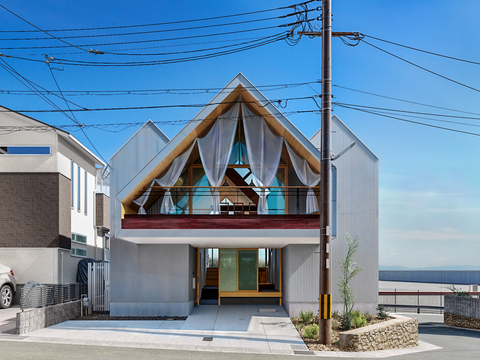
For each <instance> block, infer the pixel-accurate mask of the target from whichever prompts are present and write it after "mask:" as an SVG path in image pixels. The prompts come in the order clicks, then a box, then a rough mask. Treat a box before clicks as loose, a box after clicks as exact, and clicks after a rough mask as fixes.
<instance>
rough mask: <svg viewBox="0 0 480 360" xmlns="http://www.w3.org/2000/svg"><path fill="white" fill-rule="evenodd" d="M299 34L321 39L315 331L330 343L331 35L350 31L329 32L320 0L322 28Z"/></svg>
mask: <svg viewBox="0 0 480 360" xmlns="http://www.w3.org/2000/svg"><path fill="white" fill-rule="evenodd" d="M298 34H299V35H309V36H319V37H321V38H322V102H321V104H322V108H321V115H322V119H321V133H320V134H321V149H320V151H321V159H320V172H321V181H320V278H319V324H318V326H319V333H318V340H319V342H320V343H321V344H324V345H330V344H331V343H332V274H331V268H332V258H331V249H332V247H331V246H330V240H331V213H332V209H331V182H332V172H331V168H332V141H331V134H332V129H331V127H332V36H333V37H340V36H346V35H354V34H353V33H351V32H338V33H332V0H322V31H321V32H315V31H308V32H307V31H303V32H298Z"/></svg>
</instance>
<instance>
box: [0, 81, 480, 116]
mask: <svg viewBox="0 0 480 360" xmlns="http://www.w3.org/2000/svg"><path fill="white" fill-rule="evenodd" d="M332 86H334V87H338V88H340V89H345V90H350V91H355V92H358V93H361V94H367V95H372V96H377V97H381V98H385V99H390V100H395V101H401V102H405V103H409V104H415V105H421V106H427V107H431V108H435V109H441V110H448V111H454V112H459V113H464V114H470V115H478V116H480V114H479V113H473V112H468V111H462V110H456V109H451V108H445V107H441V106H435V105H429V104H423V103H419V102H416V101H410V100H404V99H398V98H394V97H391V96H385V95H380V94H374V93H371V92H367V91H362V90H356V89H352V88H348V87H345V86H340V85H332ZM0 91H1V90H0Z"/></svg>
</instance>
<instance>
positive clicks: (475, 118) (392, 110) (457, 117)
mask: <svg viewBox="0 0 480 360" xmlns="http://www.w3.org/2000/svg"><path fill="white" fill-rule="evenodd" d="M336 105H346V106H353V107H361V108H367V109H370V110H372V111H373V110H378V111H390V112H400V113H406V114H415V115H427V116H439V117H449V118H455V119H467V120H480V117H471V116H458V115H446V114H432V113H425V112H419V111H409V110H398V109H388V108H381V107H374V106H367V105H356V104H345V103H339V102H336Z"/></svg>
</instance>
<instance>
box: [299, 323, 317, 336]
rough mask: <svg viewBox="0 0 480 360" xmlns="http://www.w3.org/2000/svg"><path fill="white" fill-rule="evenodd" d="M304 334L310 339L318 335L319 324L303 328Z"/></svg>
mask: <svg viewBox="0 0 480 360" xmlns="http://www.w3.org/2000/svg"><path fill="white" fill-rule="evenodd" d="M303 335H304V336H305V337H306V338H308V339H314V338H316V337H317V336H318V325H317V324H312V325H308V326H305V327H304V328H303Z"/></svg>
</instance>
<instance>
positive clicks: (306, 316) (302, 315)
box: [300, 310, 313, 323]
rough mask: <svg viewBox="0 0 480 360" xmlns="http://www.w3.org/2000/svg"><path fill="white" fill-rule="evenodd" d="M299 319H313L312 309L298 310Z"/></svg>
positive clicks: (306, 320)
mask: <svg viewBox="0 0 480 360" xmlns="http://www.w3.org/2000/svg"><path fill="white" fill-rule="evenodd" d="M300 319H302V321H303V322H306V323H309V322H310V321H312V320H313V311H311V310H310V311H305V312H303V311H300Z"/></svg>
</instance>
